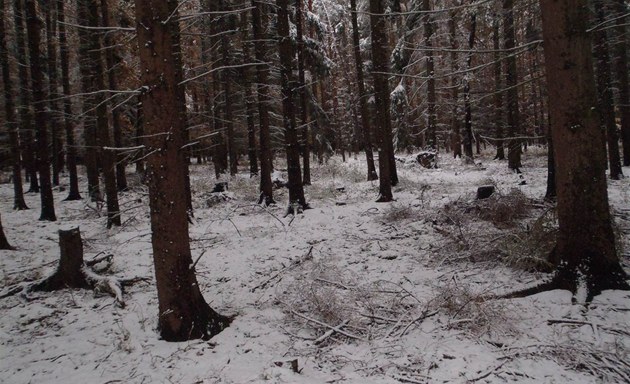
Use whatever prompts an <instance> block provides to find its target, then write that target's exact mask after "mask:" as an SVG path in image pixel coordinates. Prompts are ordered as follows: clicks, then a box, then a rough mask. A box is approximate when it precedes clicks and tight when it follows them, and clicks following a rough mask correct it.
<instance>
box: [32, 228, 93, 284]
mask: <svg viewBox="0 0 630 384" xmlns="http://www.w3.org/2000/svg"><path fill="white" fill-rule="evenodd" d="M59 250H60V257H59V266H58V267H57V271H55V273H53V274H52V275H51V276H49V277H48V278H47V279H45V280H43V281H42V282H41V283H40V284H38V285H36V286H35V287H33V289H34V290H43V291H54V290H57V289H61V288H65V287H68V288H89V287H90V284H89V283H88V282H87V280H86V276H85V273H84V272H83V268H84V266H85V263H84V261H83V241H82V240H81V231H80V230H79V227H76V228H71V229H67V230H63V229H60V230H59Z"/></svg>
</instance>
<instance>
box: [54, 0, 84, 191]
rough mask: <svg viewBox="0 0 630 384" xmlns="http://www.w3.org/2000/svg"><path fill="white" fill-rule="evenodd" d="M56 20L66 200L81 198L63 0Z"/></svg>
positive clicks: (58, 2)
mask: <svg viewBox="0 0 630 384" xmlns="http://www.w3.org/2000/svg"><path fill="white" fill-rule="evenodd" d="M57 20H58V21H59V23H58V25H59V57H60V61H61V84H62V87H63V95H64V99H63V112H64V130H65V133H66V167H67V168H68V174H69V176H70V190H69V192H68V197H66V200H67V201H71V200H81V194H80V192H79V177H78V174H77V150H76V146H75V140H74V120H73V118H72V116H73V115H72V98H71V97H70V95H71V94H72V90H71V89H70V64H69V61H70V57H69V52H68V36H67V35H66V16H65V9H64V0H57Z"/></svg>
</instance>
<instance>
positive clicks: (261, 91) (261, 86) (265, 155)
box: [252, 0, 274, 205]
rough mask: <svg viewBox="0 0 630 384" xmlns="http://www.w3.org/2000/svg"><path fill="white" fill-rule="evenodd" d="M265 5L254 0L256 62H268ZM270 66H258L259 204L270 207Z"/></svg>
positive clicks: (271, 188)
mask: <svg viewBox="0 0 630 384" xmlns="http://www.w3.org/2000/svg"><path fill="white" fill-rule="evenodd" d="M265 7H266V5H265V3H263V2H262V1H260V0H252V29H253V32H254V52H255V55H256V62H257V63H259V64H262V63H266V62H267V56H266V55H267V53H266V44H265V38H266V36H265V31H266V29H267V12H266V10H265ZM268 82H269V66H268V65H267V64H265V65H257V66H256V88H257V90H256V93H257V95H258V120H259V122H260V127H259V132H260V199H259V200H258V204H261V203H262V204H265V205H269V204H272V203H274V201H273V184H272V183H271V172H272V164H271V138H270V133H269V84H268Z"/></svg>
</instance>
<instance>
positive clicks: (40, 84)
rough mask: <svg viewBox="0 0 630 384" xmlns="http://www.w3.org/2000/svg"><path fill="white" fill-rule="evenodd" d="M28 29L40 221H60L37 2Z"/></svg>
mask: <svg viewBox="0 0 630 384" xmlns="http://www.w3.org/2000/svg"><path fill="white" fill-rule="evenodd" d="M25 10H26V28H27V31H28V49H29V56H30V58H31V83H32V88H33V105H34V108H35V125H36V131H35V132H36V134H37V165H38V167H37V168H38V171H39V172H38V173H39V185H40V200H41V215H40V217H39V219H40V220H45V221H56V220H57V217H56V215H55V201H54V197H53V193H52V184H51V181H50V166H49V163H48V162H49V153H48V130H47V129H46V125H47V124H46V123H47V120H48V114H47V113H46V109H45V107H44V105H45V103H46V95H45V93H44V74H43V68H42V67H41V56H40V53H39V45H40V42H41V39H40V30H41V28H42V22H41V20H40V19H39V18H38V17H37V8H36V5H35V0H26V9H25Z"/></svg>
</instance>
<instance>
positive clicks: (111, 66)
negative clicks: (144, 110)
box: [100, 0, 129, 192]
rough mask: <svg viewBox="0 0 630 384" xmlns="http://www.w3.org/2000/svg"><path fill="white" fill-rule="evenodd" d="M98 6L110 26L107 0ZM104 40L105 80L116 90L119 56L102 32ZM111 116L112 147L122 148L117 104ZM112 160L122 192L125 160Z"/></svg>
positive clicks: (112, 41)
mask: <svg viewBox="0 0 630 384" xmlns="http://www.w3.org/2000/svg"><path fill="white" fill-rule="evenodd" d="M100 6H101V7H100V9H101V18H102V25H103V27H112V21H111V20H110V16H109V5H108V4H107V0H101V4H100ZM104 41H105V63H106V68H107V82H108V85H109V89H110V90H112V91H116V90H117V89H118V81H117V79H116V76H117V71H116V69H117V67H118V65H120V58H119V57H118V50H117V49H116V47H115V46H114V44H116V42H115V41H114V40H113V39H112V38H111V34H110V33H105V34H104ZM110 96H111V93H110ZM111 116H112V132H113V136H114V147H117V148H122V147H123V139H122V127H121V122H120V109H119V108H118V106H116V105H114V106H113V107H112V109H111ZM114 161H115V163H116V187H117V188H118V191H120V192H124V191H126V190H128V189H129V188H128V186H127V175H126V173H125V169H126V168H127V161H126V160H125V159H124V156H117V155H114Z"/></svg>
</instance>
